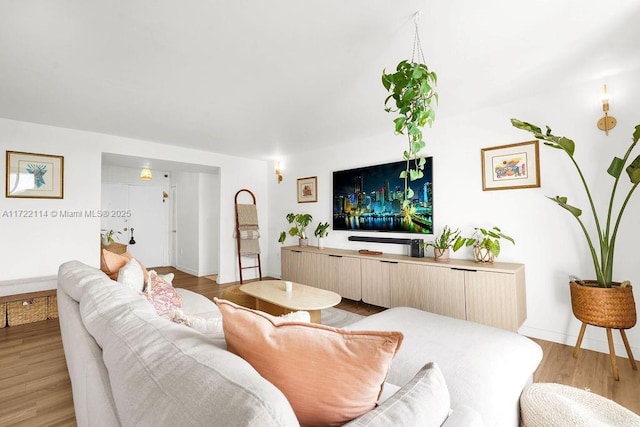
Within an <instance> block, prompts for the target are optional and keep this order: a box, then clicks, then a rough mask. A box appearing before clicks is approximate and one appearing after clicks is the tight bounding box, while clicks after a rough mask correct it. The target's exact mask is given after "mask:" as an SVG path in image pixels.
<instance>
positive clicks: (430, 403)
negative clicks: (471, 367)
mask: <svg viewBox="0 0 640 427" xmlns="http://www.w3.org/2000/svg"><path fill="white" fill-rule="evenodd" d="M450 411H451V398H450V396H449V390H448V389H447V384H446V383H445V380H444V376H443V375H442V372H441V371H440V368H438V365H437V364H435V363H433V362H430V363H427V364H426V365H425V366H424V367H423V368H422V369H420V371H418V373H417V374H416V375H415V376H414V377H413V379H412V380H411V381H409V382H408V383H407V384H406V385H405V386H404V387H402V388H400V390H398V391H397V392H396V393H395V394H394V395H392V396H390V397H389V398H388V399H387V400H385V401H384V402H383V403H382V404H381V405H380V406H378V407H377V408H376V409H374V410H372V411H369V412H367V413H366V414H364V415H363V416H361V417H359V418H357V419H355V420H353V421H351V422H350V423H348V424H345V426H349V427H387V426H393V425H396V426H424V427H430V426H434V427H435V426H440V425H442V424H443V423H444V422H445V420H446V419H447V417H448V416H449V412H450Z"/></svg>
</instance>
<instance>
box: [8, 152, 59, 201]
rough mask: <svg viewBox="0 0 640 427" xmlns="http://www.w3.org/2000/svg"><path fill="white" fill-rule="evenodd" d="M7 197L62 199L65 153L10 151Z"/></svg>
mask: <svg viewBox="0 0 640 427" xmlns="http://www.w3.org/2000/svg"><path fill="white" fill-rule="evenodd" d="M6 167H7V187H6V192H5V195H6V196H7V197H24V198H40V199H62V198H63V197H64V194H63V190H64V184H63V182H64V157H62V156H54V155H51V154H36V153H23V152H20V151H7V164H6Z"/></svg>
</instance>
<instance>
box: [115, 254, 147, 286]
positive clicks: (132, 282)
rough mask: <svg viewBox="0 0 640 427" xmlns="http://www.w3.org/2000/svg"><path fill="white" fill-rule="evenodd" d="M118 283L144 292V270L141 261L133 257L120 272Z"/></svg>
mask: <svg viewBox="0 0 640 427" xmlns="http://www.w3.org/2000/svg"><path fill="white" fill-rule="evenodd" d="M118 283H122V284H123V285H125V286H127V287H129V288H131V289H134V290H136V291H138V292H142V289H144V272H143V271H142V266H141V265H140V263H139V262H138V261H136V260H135V259H133V258H131V259H130V260H129V262H127V263H126V264H125V265H124V267H122V268H121V269H120V271H119V272H118Z"/></svg>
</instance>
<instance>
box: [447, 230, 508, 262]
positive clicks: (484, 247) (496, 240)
mask: <svg viewBox="0 0 640 427" xmlns="http://www.w3.org/2000/svg"><path fill="white" fill-rule="evenodd" d="M501 239H505V240H508V241H510V242H511V243H513V244H514V245H515V244H516V241H515V240H513V238H512V237H509V236H507V235H506V234H504V233H503V232H502V230H500V229H499V228H498V227H493V228H491V229H488V228H480V227H475V228H474V232H473V235H472V236H471V237H458V238H457V239H456V242H455V244H454V245H453V249H454V251H457V250H458V249H460V248H461V247H462V246H473V256H474V258H475V260H476V262H486V263H493V261H494V260H495V259H496V258H497V257H498V255H500V240H501Z"/></svg>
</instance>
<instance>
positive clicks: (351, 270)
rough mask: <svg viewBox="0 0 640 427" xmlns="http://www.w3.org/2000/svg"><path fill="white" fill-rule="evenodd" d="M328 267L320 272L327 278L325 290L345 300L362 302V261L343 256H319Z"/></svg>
mask: <svg viewBox="0 0 640 427" xmlns="http://www.w3.org/2000/svg"><path fill="white" fill-rule="evenodd" d="M319 256H320V257H322V258H324V260H323V262H322V264H323V265H324V266H326V268H323V270H322V271H321V272H320V275H321V276H322V277H323V278H325V283H324V286H325V287H324V289H327V290H330V291H333V292H336V293H338V294H340V296H341V297H343V298H348V299H351V300H354V301H360V298H362V280H361V272H360V260H359V259H358V258H351V257H345V256H341V255H319Z"/></svg>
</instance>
